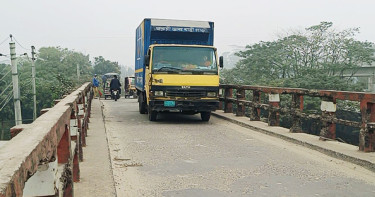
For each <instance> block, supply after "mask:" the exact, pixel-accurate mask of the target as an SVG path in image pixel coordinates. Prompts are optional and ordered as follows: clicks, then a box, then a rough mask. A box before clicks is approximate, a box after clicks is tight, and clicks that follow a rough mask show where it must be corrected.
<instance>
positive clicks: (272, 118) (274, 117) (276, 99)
mask: <svg viewBox="0 0 375 197" xmlns="http://www.w3.org/2000/svg"><path fill="white" fill-rule="evenodd" d="M269 104H270V106H272V107H275V108H278V107H280V95H279V94H269ZM268 126H280V112H279V111H278V110H275V109H272V108H270V109H269V111H268Z"/></svg>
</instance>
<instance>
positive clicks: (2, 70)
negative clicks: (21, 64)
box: [0, 61, 8, 73]
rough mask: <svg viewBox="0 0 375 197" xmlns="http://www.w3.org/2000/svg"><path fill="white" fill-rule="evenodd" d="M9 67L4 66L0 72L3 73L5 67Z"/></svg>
mask: <svg viewBox="0 0 375 197" xmlns="http://www.w3.org/2000/svg"><path fill="white" fill-rule="evenodd" d="M0 63H1V61H0ZM7 68H8V67H6V66H4V68H3V70H1V71H0V73H3V71H4V70H5V69H7Z"/></svg>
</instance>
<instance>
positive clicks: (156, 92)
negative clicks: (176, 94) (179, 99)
mask: <svg viewBox="0 0 375 197" xmlns="http://www.w3.org/2000/svg"><path fill="white" fill-rule="evenodd" d="M154 95H155V96H164V92H163V91H155V94H154Z"/></svg>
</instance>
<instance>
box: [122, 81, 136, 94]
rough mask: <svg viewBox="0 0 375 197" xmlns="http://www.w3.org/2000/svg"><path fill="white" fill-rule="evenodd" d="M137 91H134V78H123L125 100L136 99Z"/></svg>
mask: <svg viewBox="0 0 375 197" xmlns="http://www.w3.org/2000/svg"><path fill="white" fill-rule="evenodd" d="M136 92H137V90H136V89H135V77H125V85H124V93H125V94H124V95H125V98H134V97H136V95H137V94H136Z"/></svg>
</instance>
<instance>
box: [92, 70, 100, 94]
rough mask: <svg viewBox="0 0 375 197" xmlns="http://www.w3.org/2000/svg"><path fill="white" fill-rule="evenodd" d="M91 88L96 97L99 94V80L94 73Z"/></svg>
mask: <svg viewBox="0 0 375 197" xmlns="http://www.w3.org/2000/svg"><path fill="white" fill-rule="evenodd" d="M92 88H93V90H94V98H96V97H97V96H98V95H99V80H98V79H97V75H96V74H95V75H94V78H93V79H92Z"/></svg>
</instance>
